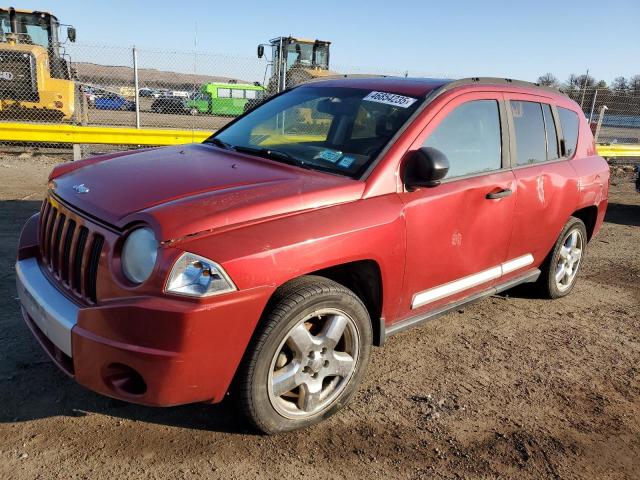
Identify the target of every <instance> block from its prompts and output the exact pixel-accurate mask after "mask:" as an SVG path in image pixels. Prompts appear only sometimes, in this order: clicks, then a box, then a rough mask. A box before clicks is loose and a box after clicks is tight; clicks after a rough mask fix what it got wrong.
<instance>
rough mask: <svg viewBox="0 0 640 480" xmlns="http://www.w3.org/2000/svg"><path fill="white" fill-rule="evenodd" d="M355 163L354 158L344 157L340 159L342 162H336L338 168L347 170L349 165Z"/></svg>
mask: <svg viewBox="0 0 640 480" xmlns="http://www.w3.org/2000/svg"><path fill="white" fill-rule="evenodd" d="M355 161H356V159H355V158H353V157H349V156H348V155H345V156H344V157H342V160H340V161H339V162H338V166H339V167H342V168H349V167H350V166H351V165H353V162H355Z"/></svg>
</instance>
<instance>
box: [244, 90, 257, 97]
mask: <svg viewBox="0 0 640 480" xmlns="http://www.w3.org/2000/svg"><path fill="white" fill-rule="evenodd" d="M245 93H246V96H247V98H256V91H255V90H247V91H246V92H245Z"/></svg>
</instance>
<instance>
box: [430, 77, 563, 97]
mask: <svg viewBox="0 0 640 480" xmlns="http://www.w3.org/2000/svg"><path fill="white" fill-rule="evenodd" d="M462 85H513V86H516V87H528V88H531V87H535V88H539V89H542V90H546V91H548V92H553V93H556V94H561V95H562V92H561V91H560V90H558V89H557V88H553V87H547V86H545V85H540V84H539V83H534V82H526V81H524V80H514V79H512V78H498V77H469V78H461V79H459V80H453V81H452V82H449V83H447V84H446V85H443V86H442V87H440V88H439V89H438V90H437V95H439V94H440V93H443V92H446V91H448V90H451V89H452V88H456V87H460V86H462Z"/></svg>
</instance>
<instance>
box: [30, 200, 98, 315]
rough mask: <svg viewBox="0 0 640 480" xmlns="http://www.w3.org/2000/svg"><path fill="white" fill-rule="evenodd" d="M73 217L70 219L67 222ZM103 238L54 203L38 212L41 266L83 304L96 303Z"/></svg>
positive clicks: (46, 201)
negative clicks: (83, 302)
mask: <svg viewBox="0 0 640 480" xmlns="http://www.w3.org/2000/svg"><path fill="white" fill-rule="evenodd" d="M71 216H74V218H71ZM103 245H104V237H103V236H102V235H101V234H100V233H98V232H95V231H92V230H91V226H90V225H88V224H86V223H85V222H84V221H83V219H82V218H80V217H78V216H75V215H74V214H73V212H71V211H70V210H68V209H66V208H65V207H64V206H62V205H60V204H58V203H57V202H56V203H54V202H51V201H50V200H48V199H47V200H45V201H44V203H43V205H42V211H41V212H40V256H41V259H42V264H43V265H44V266H45V267H47V269H48V270H49V272H50V273H51V275H53V277H54V278H55V280H57V281H58V282H59V283H60V285H62V286H63V287H64V288H65V289H67V290H68V291H70V292H71V293H73V294H74V295H75V296H76V297H79V298H80V299H81V300H83V301H85V302H87V303H96V301H97V298H96V285H97V278H98V263H99V262H100V255H101V253H102V247H103Z"/></svg>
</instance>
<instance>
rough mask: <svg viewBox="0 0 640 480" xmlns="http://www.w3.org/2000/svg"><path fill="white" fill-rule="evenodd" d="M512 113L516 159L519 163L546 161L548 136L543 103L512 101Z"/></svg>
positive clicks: (527, 163)
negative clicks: (543, 115)
mask: <svg viewBox="0 0 640 480" xmlns="http://www.w3.org/2000/svg"><path fill="white" fill-rule="evenodd" d="M510 103H511V113H512V115H513V123H514V127H515V130H516V155H517V158H516V161H517V164H518V165H529V164H531V163H538V162H544V161H545V160H546V159H547V138H546V135H545V131H544V120H543V117H542V105H540V104H539V103H537V102H520V101H511V102H510Z"/></svg>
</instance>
